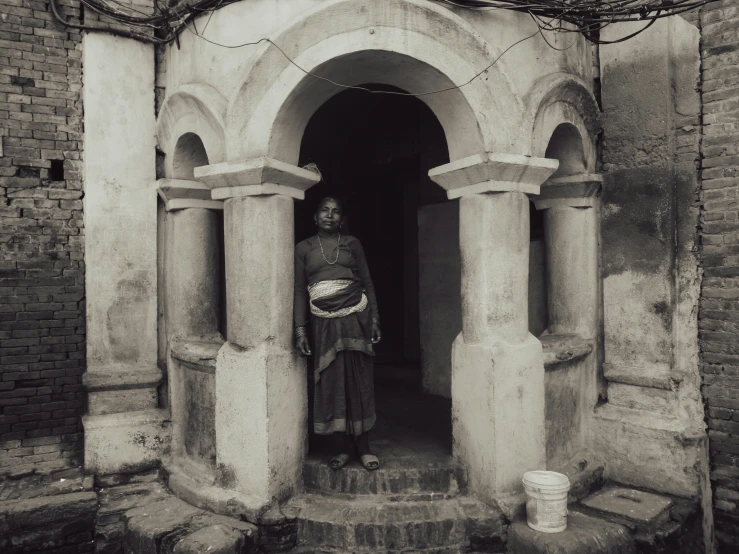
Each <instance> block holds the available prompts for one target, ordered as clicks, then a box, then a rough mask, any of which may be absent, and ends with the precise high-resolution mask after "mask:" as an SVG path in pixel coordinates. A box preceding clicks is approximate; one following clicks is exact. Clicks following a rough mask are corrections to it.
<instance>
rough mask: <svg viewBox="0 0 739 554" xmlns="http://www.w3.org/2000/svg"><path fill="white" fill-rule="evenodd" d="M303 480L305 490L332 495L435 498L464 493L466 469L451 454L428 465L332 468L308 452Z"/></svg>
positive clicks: (398, 463)
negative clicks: (371, 469) (370, 468)
mask: <svg viewBox="0 0 739 554" xmlns="http://www.w3.org/2000/svg"><path fill="white" fill-rule="evenodd" d="M303 483H304V485H305V489H306V491H308V492H312V493H319V494H326V495H332V496H336V495H351V496H357V495H358V496H364V495H367V496H385V497H387V498H388V499H390V500H436V499H443V498H452V497H455V496H458V495H463V494H465V493H466V492H467V472H466V471H465V470H464V468H463V467H462V465H461V464H459V463H458V462H456V461H454V460H453V459H452V458H449V461H448V462H441V463H434V464H431V465H423V464H419V463H418V462H417V461H413V462H412V463H403V462H393V461H391V462H390V463H387V464H385V465H383V466H382V467H380V469H378V470H376V471H367V470H366V469H364V468H363V467H362V466H361V465H359V463H357V462H352V463H350V464H349V465H347V466H346V467H344V468H343V469H341V470H340V471H336V470H333V469H331V468H330V467H328V464H327V462H326V459H325V458H324V457H319V456H314V455H311V456H309V457H308V458H307V459H306V461H305V463H304V464H303Z"/></svg>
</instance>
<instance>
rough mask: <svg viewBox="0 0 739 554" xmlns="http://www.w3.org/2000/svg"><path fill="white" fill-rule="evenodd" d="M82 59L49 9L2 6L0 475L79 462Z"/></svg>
mask: <svg viewBox="0 0 739 554" xmlns="http://www.w3.org/2000/svg"><path fill="white" fill-rule="evenodd" d="M58 5H59V6H60V9H61V11H62V14H63V16H64V17H67V18H69V19H70V20H71V21H75V22H79V17H80V10H79V2H78V0H58ZM81 58H82V51H81V35H80V33H78V32H76V31H74V30H71V29H67V28H65V27H63V26H62V25H60V24H59V23H57V22H56V21H55V20H54V18H53V14H52V13H51V11H50V7H49V4H48V0H0V138H1V139H2V152H1V153H0V154H1V155H2V157H0V371H1V373H0V409H1V410H2V412H1V414H0V475H1V474H3V473H8V472H13V473H15V474H18V473H22V472H26V471H30V470H33V469H45V470H48V469H52V468H57V467H64V466H73V465H79V464H81V463H82V434H81V431H82V427H81V424H80V416H81V415H82V414H83V413H84V412H85V409H86V400H85V394H84V391H83V387H82V384H81V379H82V373H83V372H84V371H85V316H84V260H83V247H84V245H83V240H84V239H83V235H84V229H83V217H82V208H83V204H82V197H83V191H82V175H81V173H80V172H81V164H82V162H81V156H82V106H81V96H80V94H81V88H82V73H81V71H82V69H81Z"/></svg>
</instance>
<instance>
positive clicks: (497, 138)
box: [195, 0, 557, 501]
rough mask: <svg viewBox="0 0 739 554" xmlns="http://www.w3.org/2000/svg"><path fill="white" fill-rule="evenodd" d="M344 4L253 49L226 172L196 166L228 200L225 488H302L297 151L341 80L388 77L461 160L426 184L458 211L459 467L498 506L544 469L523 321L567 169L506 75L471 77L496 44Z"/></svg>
mask: <svg viewBox="0 0 739 554" xmlns="http://www.w3.org/2000/svg"><path fill="white" fill-rule="evenodd" d="M349 4H350V3H349V2H344V1H340V0H337V1H334V2H327V3H326V4H325V5H324V4H321V5H320V6H317V7H316V9H315V10H313V11H310V12H308V13H306V14H305V16H303V17H302V18H301V19H300V20H299V21H298V20H296V21H295V22H294V23H293V24H291V25H289V26H288V27H286V28H285V29H283V30H282V31H281V32H280V33H278V34H276V35H274V36H273V38H271V39H270V41H274V44H280V45H281V46H280V47H279V49H278V48H275V47H274V46H273V44H265V45H264V46H263V47H261V49H260V50H258V51H257V52H255V54H254V57H253V59H252V61H251V62H250V63H248V64H247V69H246V71H245V73H244V77H243V79H242V80H241V81H240V84H239V86H238V87H237V88H236V89H235V90H234V92H233V93H232V96H231V101H230V102H229V105H228V111H227V116H226V118H225V121H226V123H227V127H226V150H227V154H226V158H227V160H228V161H226V162H223V163H220V164H215V165H211V166H208V167H206V168H201V169H198V170H196V171H195V176H196V177H197V178H198V179H200V180H201V181H203V182H204V183H206V184H207V185H208V186H209V187H211V188H212V191H211V192H212V197H213V199H216V200H224V220H225V224H224V228H225V232H224V234H225V241H226V247H225V250H226V272H225V273H226V283H227V288H228V306H227V311H228V314H227V315H228V336H227V342H226V344H225V345H224V346H223V347H222V348H221V349H220V351H219V354H218V360H217V375H218V376H219V378H218V379H216V428H217V432H218V439H217V457H218V466H219V471H220V472H221V474H222V475H223V476H224V479H225V481H224V482H226V483H228V485H229V486H233V487H234V488H235V489H236V490H239V491H243V492H245V493H248V494H249V495H251V496H252V497H253V498H255V499H262V500H264V501H266V500H268V499H270V498H278V499H282V498H285V497H287V496H289V495H290V494H292V492H293V491H294V490H295V487H299V486H300V483H301V476H302V474H301V467H302V464H303V461H304V453H305V451H304V448H305V446H306V445H307V441H305V433H306V430H307V404H308V403H307V402H306V400H307V398H306V396H307V394H306V390H307V388H308V387H307V383H306V381H305V372H304V368H305V365H304V361H303V360H300V359H298V356H297V355H296V352H295V349H294V345H293V342H294V340H293V329H292V325H291V323H292V317H291V316H292V294H291V291H292V290H293V285H294V280H293V272H292V267H293V251H294V250H293V245H294V240H295V228H294V225H295V204H296V203H295V200H296V199H297V200H301V201H302V200H304V198H305V191H307V190H309V189H310V188H311V187H312V186H314V185H315V184H316V182H317V178H316V175H315V174H314V173H312V172H310V171H308V170H306V169H302V168H300V167H299V163H300V150H301V148H300V147H301V141H302V139H303V136H304V134H305V130H306V127H307V126H308V124H309V122H310V120H311V118H312V117H313V116H314V114H315V113H316V111H317V110H318V109H319V108H320V107H321V106H322V105H324V104H325V103H326V102H327V101H328V100H330V99H331V98H332V97H334V96H336V95H337V94H339V92H340V89H337V87H336V85H335V84H334V83H337V82H339V83H343V84H345V85H359V84H362V83H380V84H382V85H383V86H394V87H399V88H401V89H402V90H406V91H408V92H412V93H415V94H419V95H422V96H421V99H422V100H423V102H424V103H425V104H426V105H427V106H428V108H430V109H431V110H432V111H433V114H434V115H435V116H436V118H437V119H438V121H439V122H440V124H441V126H442V128H443V129H444V133H445V135H446V137H447V146H448V152H449V159H450V160H451V161H450V162H449V163H447V164H442V165H440V166H436V167H434V168H433V169H432V170H431V171H429V174H428V175H429V176H430V177H431V179H432V180H433V181H434V182H435V183H437V184H438V185H439V186H440V187H441V188H442V189H443V190H445V191H446V194H447V197H448V198H450V199H452V200H454V199H458V207H459V209H458V210H457V211H456V214H457V215H456V217H457V221H458V222H459V233H458V234H457V237H458V240H459V253H460V260H461V264H460V266H461V279H460V282H461V286H460V287H459V290H460V291H461V295H460V296H461V319H462V331H461V332H460V333H459V334H458V335H457V337H456V338H455V340H454V343H453V346H452V364H451V365H452V377H451V381H452V383H451V396H452V398H453V417H452V420H453V435H454V441H453V444H454V457H455V458H456V459H458V460H459V461H460V462H461V463H463V464H464V465H465V466H466V468H467V470H468V472H469V483H470V486H471V487H473V488H474V489H475V491H476V495H478V496H479V497H480V498H482V499H485V500H487V501H494V500H495V498H496V497H497V496H499V495H502V494H508V493H515V492H516V491H518V490H519V489H520V477H521V474H522V472H523V471H525V470H527V469H533V468H536V467H541V466H543V465H544V463H545V461H544V448H543V444H544V409H543V406H542V403H541V398H543V397H544V379H543V360H542V350H541V343H540V342H539V341H538V340H537V339H536V338H535V337H533V336H531V335H530V333H529V326H528V313H527V298H528V292H527V291H528V283H527V276H528V265H529V231H530V229H529V209H528V199H527V195H528V194H537V193H538V191H539V185H540V184H541V183H542V182H543V181H544V180H546V178H547V177H549V175H551V173H553V172H554V170H555V169H556V166H557V162H555V161H551V160H545V159H542V158H535V157H531V156H529V155H527V152H528V149H527V147H526V144H528V143H529V142H530V140H529V139H528V138H527V137H526V135H527V130H526V128H525V127H524V126H522V125H521V124H520V123H521V122H522V121H523V119H524V118H523V114H522V107H523V104H522V102H521V99H520V97H517V96H516V92H515V87H513V86H512V83H511V82H510V81H509V80H508V79H507V77H506V75H505V72H504V71H503V70H502V66H501V65H500V64H495V65H494V66H491V67H490V72H491V74H489V75H487V76H486V77H485V78H480V79H474V80H472V81H469V76H470V75H474V74H475V73H476V72H479V68H480V67H486V66H488V65H490V59H491V52H493V51H494V48H491V46H490V45H489V44H487V43H486V42H485V41H484V40H483V39H482V38H481V37H480V36H479V35H478V34H476V33H475V32H474V30H473V29H472V28H471V27H470V26H469V25H468V24H467V23H466V22H464V21H463V20H462V19H460V18H457V17H456V16H453V15H452V14H451V12H449V11H448V10H442V9H438V8H436V7H433V5H431V4H428V3H420V2H412V1H411V2H395V1H384V0H382V1H380V0H378V2H373V3H370V4H368V5H367V6H365V7H364V10H363V11H362V13H361V14H360V15H358V14H357V13H356V10H354V9H351V10H347V9H345V8H347V7H348V6H349ZM352 6H353V3H352ZM327 20H330V21H331V26H330V32H329V34H328V35H326V33H325V31H326V25H325V22H326V21H327ZM400 22H402V26H401V25H399V23H400ZM314 31H315V32H314ZM283 45H284V48H283ZM289 60H293V63H290V61H289ZM467 81H469V85H465V86H464V87H461V86H459V85H457V83H465V82H467ZM433 91H436V92H433ZM301 209H302V208H301ZM448 236H450V237H451V236H454V235H453V234H452V233H449V234H448ZM419 250H420V249H419ZM419 275H421V273H420V272H419ZM419 319H420V317H419ZM245 420H249V421H252V424H251V425H249V426H246V427H245V426H244V425H243V423H242V422H243V421H245ZM296 422H298V425H296Z"/></svg>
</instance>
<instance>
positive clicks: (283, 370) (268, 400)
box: [216, 342, 308, 503]
mask: <svg viewBox="0 0 739 554" xmlns="http://www.w3.org/2000/svg"><path fill="white" fill-rule="evenodd" d="M307 420H308V389H307V384H306V371H305V361H303V360H302V359H299V358H298V356H297V354H296V353H295V351H294V350H293V349H292V348H290V349H286V348H285V347H283V346H281V345H278V344H275V343H274V342H263V343H262V344H260V345H258V346H256V347H254V348H250V349H248V350H245V349H242V348H240V347H238V346H236V345H233V344H231V343H226V344H224V345H223V347H222V348H221V350H220V351H219V353H218V359H217V361H216V452H217V463H216V480H217V485H219V486H222V487H224V488H228V489H232V490H235V491H237V492H239V493H241V494H244V495H247V496H248V497H250V498H254V499H256V501H258V502H263V503H268V502H270V501H272V500H273V499H277V500H284V499H286V498H288V497H290V496H292V494H293V493H294V492H295V490H296V489H297V488H298V487H299V486H300V483H301V476H302V464H303V460H304V458H305V447H306V440H305V438H306V432H307Z"/></svg>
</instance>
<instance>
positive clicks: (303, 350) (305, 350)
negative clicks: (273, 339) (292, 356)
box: [295, 335, 313, 356]
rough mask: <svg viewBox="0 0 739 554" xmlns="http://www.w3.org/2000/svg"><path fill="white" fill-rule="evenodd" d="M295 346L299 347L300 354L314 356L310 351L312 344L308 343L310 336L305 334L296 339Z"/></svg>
mask: <svg viewBox="0 0 739 554" xmlns="http://www.w3.org/2000/svg"><path fill="white" fill-rule="evenodd" d="M295 348H297V349H298V354H300V355H301V356H312V355H313V353H312V352H311V351H310V345H309V344H308V337H306V336H305V335H303V336H302V337H298V338H296V339H295Z"/></svg>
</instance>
